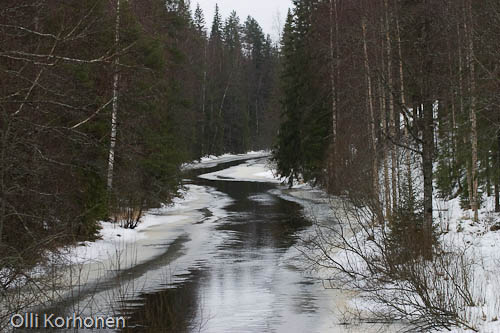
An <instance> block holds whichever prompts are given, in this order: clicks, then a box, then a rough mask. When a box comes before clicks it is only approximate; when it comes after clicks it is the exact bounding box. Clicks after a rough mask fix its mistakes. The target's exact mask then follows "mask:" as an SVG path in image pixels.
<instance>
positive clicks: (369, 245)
mask: <svg viewBox="0 0 500 333" xmlns="http://www.w3.org/2000/svg"><path fill="white" fill-rule="evenodd" d="M337 202H338V204H337V207H335V209H332V210H333V212H334V216H335V220H336V223H331V221H330V222H328V223H325V222H323V223H321V222H318V221H317V222H316V223H315V232H314V233H313V234H312V235H309V236H308V237H307V238H305V239H303V242H302V247H301V251H302V252H303V254H304V255H305V256H306V257H307V259H309V260H310V261H311V262H312V263H313V266H314V267H315V268H316V269H318V270H320V271H322V272H323V274H322V275H323V277H324V278H325V281H326V284H327V286H328V287H330V288H340V289H350V290H356V291H358V292H360V298H359V299H363V300H364V301H362V302H361V304H360V308H361V309H362V310H360V309H356V310H355V311H354V310H353V313H352V314H351V315H352V317H355V318H356V319H358V320H361V321H370V322H385V323H390V322H394V321H401V322H404V323H405V329H404V330H407V331H411V332H415V331H428V330H430V329H439V328H445V329H449V328H451V327H454V326H460V327H465V328H468V329H472V330H474V331H477V329H476V327H475V325H474V324H473V323H471V321H472V320H471V317H470V313H471V312H470V311H467V310H468V309H470V308H472V307H475V306H477V305H478V304H479V303H480V298H479V297H477V296H475V295H474V293H473V292H472V286H473V285H474V276H473V274H472V273H473V271H472V269H473V266H474V263H473V262H471V260H470V259H469V258H468V257H467V256H466V255H465V251H466V249H451V248H447V247H446V245H443V244H439V243H434V244H433V255H432V259H431V260H429V259H427V258H426V257H425V255H424V253H422V252H421V251H420V249H422V248H427V246H426V245H425V244H422V241H423V239H422V238H421V237H420V236H419V235H418V232H417V231H415V230H409V231H407V234H406V235H404V237H402V238H401V239H399V240H398V243H397V244H398V245H397V246H396V245H395V242H394V238H393V235H392V234H391V228H390V227H389V226H386V225H380V224H377V223H375V221H378V220H377V218H376V214H374V213H373V210H372V209H370V207H368V206H360V205H359V203H355V202H353V201H348V200H343V201H337ZM398 222H400V221H396V220H395V221H394V222H393V223H398Z"/></svg>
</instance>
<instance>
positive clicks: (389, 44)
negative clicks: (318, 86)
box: [384, 0, 398, 211]
mask: <svg viewBox="0 0 500 333" xmlns="http://www.w3.org/2000/svg"><path fill="white" fill-rule="evenodd" d="M384 7H385V41H386V45H385V46H386V47H385V50H386V57H387V83H388V87H387V90H388V93H389V136H390V138H391V141H395V140H396V120H395V114H394V112H395V111H394V95H393V91H394V89H393V79H392V42H391V35H390V23H389V19H390V17H389V5H388V1H387V0H384ZM390 155H391V190H392V211H394V210H396V209H397V201H398V194H397V186H398V185H397V146H396V145H394V144H391V145H390Z"/></svg>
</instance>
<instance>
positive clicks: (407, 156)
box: [396, 17, 413, 198]
mask: <svg viewBox="0 0 500 333" xmlns="http://www.w3.org/2000/svg"><path fill="white" fill-rule="evenodd" d="M396 33H397V39H398V60H399V83H400V89H401V93H400V94H401V107H402V108H403V112H406V109H407V108H406V96H405V85H404V72H403V52H402V50H401V35H400V30H399V19H398V18H397V17H396ZM408 126H409V124H406V125H405V128H404V136H405V141H406V144H407V145H410V129H409V128H408ZM405 164H406V179H407V180H406V181H407V182H408V192H407V194H408V198H410V197H411V196H413V178H412V168H411V152H410V151H409V150H407V151H406V153H405Z"/></svg>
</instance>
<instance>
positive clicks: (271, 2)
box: [191, 0, 292, 40]
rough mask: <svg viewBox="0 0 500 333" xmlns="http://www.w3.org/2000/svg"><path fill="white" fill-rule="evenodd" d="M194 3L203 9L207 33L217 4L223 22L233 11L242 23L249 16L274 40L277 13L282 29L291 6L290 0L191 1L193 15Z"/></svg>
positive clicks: (275, 36) (276, 33) (276, 30)
mask: <svg viewBox="0 0 500 333" xmlns="http://www.w3.org/2000/svg"><path fill="white" fill-rule="evenodd" d="M196 3H199V4H200V7H201V9H203V13H204V14H205V21H206V22H207V28H208V30H209V31H208V32H209V33H210V27H211V25H212V20H213V17H214V11H215V4H216V3H217V4H218V5H219V10H220V13H221V15H222V18H223V19H224V20H225V19H226V18H227V17H228V16H229V14H230V13H231V11H233V10H235V11H236V13H237V14H238V16H239V17H240V21H241V22H242V23H243V22H244V21H245V19H246V18H247V16H248V15H250V16H252V17H253V18H255V19H256V20H257V21H258V22H259V24H260V26H261V27H262V30H263V31H264V34H270V35H271V37H272V38H273V39H274V40H276V39H277V36H278V29H277V22H276V21H277V16H278V13H279V17H280V19H279V21H280V25H281V28H283V25H284V24H285V20H286V13H287V11H288V8H290V7H291V6H292V0H191V7H192V9H193V13H194V9H195V8H196Z"/></svg>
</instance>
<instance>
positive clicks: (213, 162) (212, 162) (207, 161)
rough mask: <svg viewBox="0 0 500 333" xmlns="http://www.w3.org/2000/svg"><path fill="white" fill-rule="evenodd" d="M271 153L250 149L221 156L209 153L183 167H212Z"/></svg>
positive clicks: (187, 168)
mask: <svg viewBox="0 0 500 333" xmlns="http://www.w3.org/2000/svg"><path fill="white" fill-rule="evenodd" d="M269 155H270V152H269V151H266V150H259V151H250V152H248V153H245V154H223V155H220V156H215V155H209V156H205V157H202V158H201V159H200V160H199V161H195V162H192V163H185V164H183V165H182V169H183V170H191V169H202V168H211V167H214V166H217V165H218V164H221V163H226V162H232V161H240V160H244V159H248V158H256V157H264V156H269Z"/></svg>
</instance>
